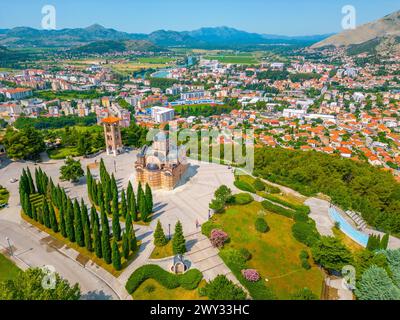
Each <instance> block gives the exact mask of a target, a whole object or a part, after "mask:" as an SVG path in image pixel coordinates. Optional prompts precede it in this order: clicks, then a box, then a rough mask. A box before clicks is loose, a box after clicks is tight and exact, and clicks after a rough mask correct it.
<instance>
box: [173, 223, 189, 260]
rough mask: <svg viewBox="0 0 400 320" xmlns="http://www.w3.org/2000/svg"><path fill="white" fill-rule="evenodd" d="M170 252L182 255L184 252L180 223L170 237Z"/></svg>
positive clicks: (184, 245) (184, 243) (183, 239)
mask: <svg viewBox="0 0 400 320" xmlns="http://www.w3.org/2000/svg"><path fill="white" fill-rule="evenodd" d="M172 250H173V252H174V254H184V253H185V252H186V240H185V237H184V236H183V229H182V224H181V222H180V221H178V222H177V223H176V225H175V233H174V236H173V237H172Z"/></svg>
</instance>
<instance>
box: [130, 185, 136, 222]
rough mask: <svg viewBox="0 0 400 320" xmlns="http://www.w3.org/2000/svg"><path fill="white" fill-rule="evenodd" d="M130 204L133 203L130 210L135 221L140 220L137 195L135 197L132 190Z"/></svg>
mask: <svg viewBox="0 0 400 320" xmlns="http://www.w3.org/2000/svg"><path fill="white" fill-rule="evenodd" d="M129 203H130V205H131V210H130V211H129V212H130V214H131V216H132V219H133V221H138V209H137V205H136V197H135V193H134V192H132V193H131V198H130V201H129Z"/></svg>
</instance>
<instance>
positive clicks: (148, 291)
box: [132, 279, 207, 300]
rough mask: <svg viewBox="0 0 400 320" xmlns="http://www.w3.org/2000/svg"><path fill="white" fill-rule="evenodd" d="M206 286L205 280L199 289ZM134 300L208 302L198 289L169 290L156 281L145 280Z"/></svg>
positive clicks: (135, 293)
mask: <svg viewBox="0 0 400 320" xmlns="http://www.w3.org/2000/svg"><path fill="white" fill-rule="evenodd" d="M202 285H204V280H203V281H202V282H200V284H199V287H201V286H202ZM132 298H133V300H206V299H207V297H200V295H199V293H198V288H197V289H194V290H186V289H183V288H182V287H178V288H175V289H167V288H165V287H163V286H162V285H161V284H159V283H158V282H157V281H156V280H154V279H147V280H145V281H144V282H143V283H142V284H141V285H140V286H139V287H138V288H137V289H136V290H135V292H134V293H132Z"/></svg>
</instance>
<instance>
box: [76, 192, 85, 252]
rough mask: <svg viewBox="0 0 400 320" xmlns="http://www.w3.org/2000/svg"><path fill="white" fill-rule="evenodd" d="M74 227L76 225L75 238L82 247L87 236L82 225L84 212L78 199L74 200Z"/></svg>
mask: <svg viewBox="0 0 400 320" xmlns="http://www.w3.org/2000/svg"><path fill="white" fill-rule="evenodd" d="M74 227H75V238H76V243H77V244H78V245H79V246H80V247H84V246H85V237H84V234H83V225H82V214H81V209H80V207H79V203H78V200H76V199H75V201H74Z"/></svg>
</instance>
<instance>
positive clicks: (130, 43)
mask: <svg viewBox="0 0 400 320" xmlns="http://www.w3.org/2000/svg"><path fill="white" fill-rule="evenodd" d="M161 50H163V49H162V48H160V47H158V46H156V45H155V44H153V43H152V42H150V41H147V40H126V41H121V40H120V41H115V40H101V41H94V42H91V43H89V44H85V45H82V46H77V47H73V48H72V49H70V50H68V51H69V52H71V53H75V54H78V53H85V54H104V53H112V52H124V51H142V52H144V51H153V52H154V51H161Z"/></svg>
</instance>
